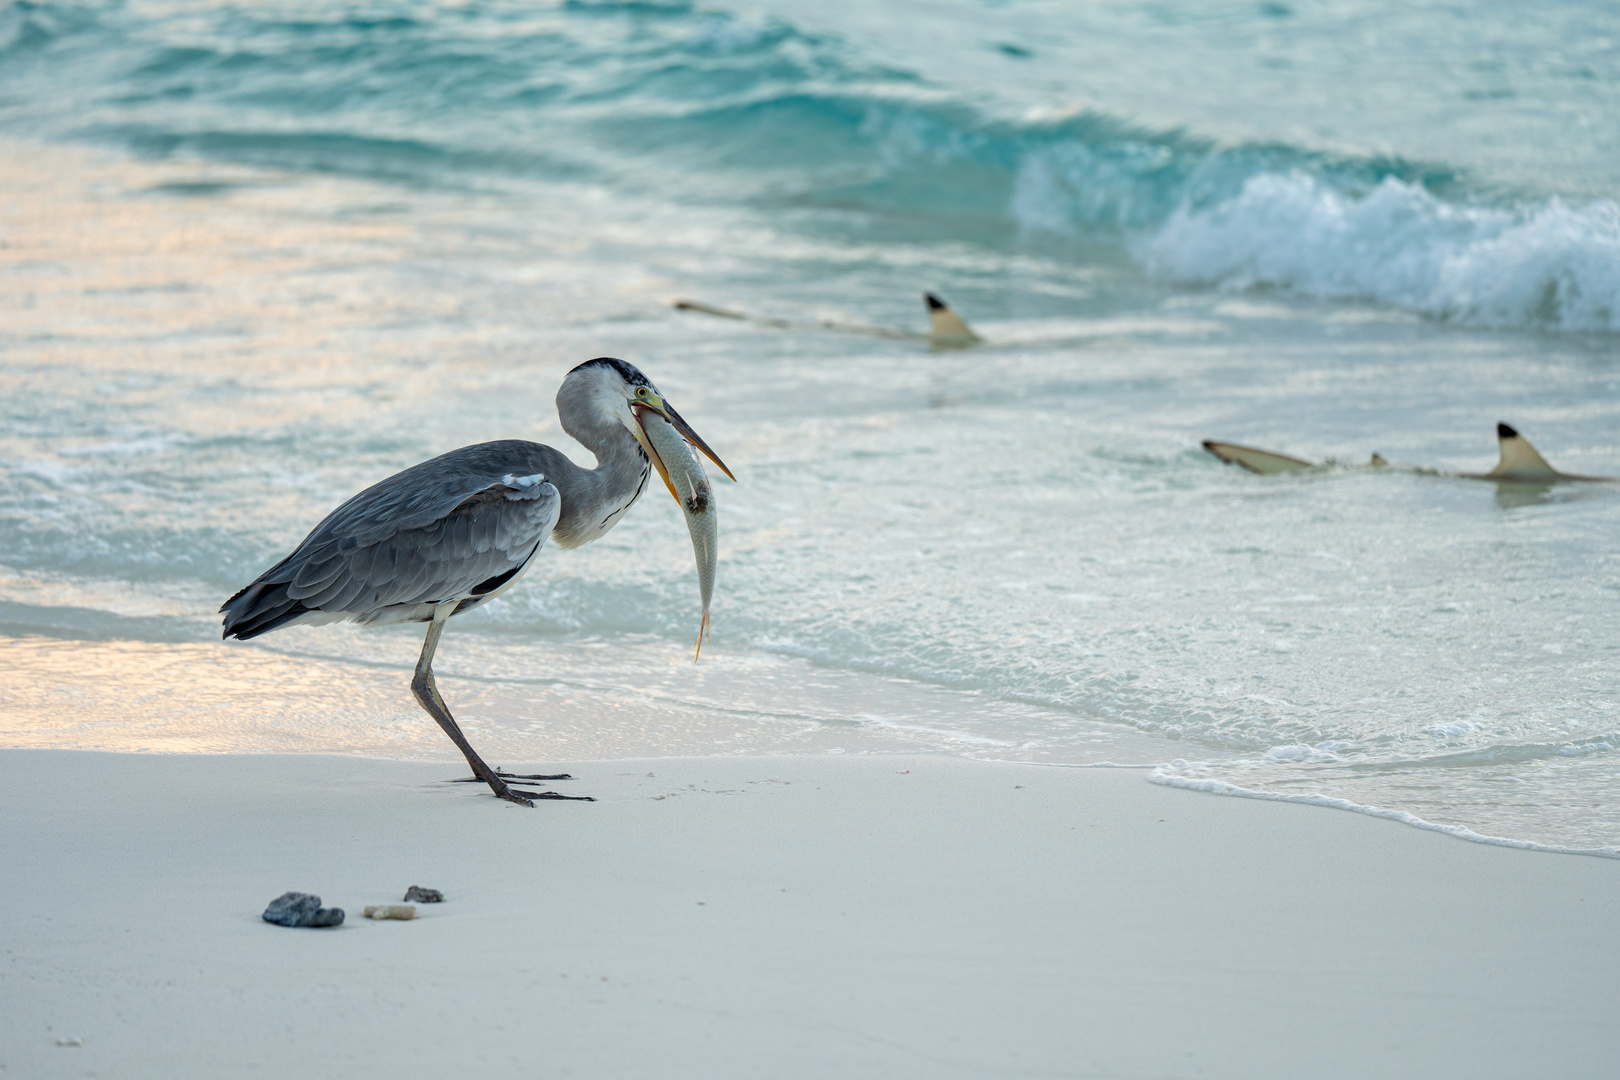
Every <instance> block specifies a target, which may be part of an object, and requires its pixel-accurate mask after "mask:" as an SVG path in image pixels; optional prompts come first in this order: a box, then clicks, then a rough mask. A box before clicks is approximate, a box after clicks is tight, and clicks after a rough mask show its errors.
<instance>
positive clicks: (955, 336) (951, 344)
mask: <svg viewBox="0 0 1620 1080" xmlns="http://www.w3.org/2000/svg"><path fill="white" fill-rule="evenodd" d="M923 302H924V303H926V304H927V305H928V344H930V345H932V346H933V347H934V348H936V349H966V348H968V347H969V346H972V345H977V344H979V343H980V342H982V341H983V340H984V339H983V338H981V337H980V336H979V335H978V334H975V333H974V332H973V329H972V328H971V327H969V326H968V324H967V323H965V322H963V321H962V316H960V315H958V314H957V313H956V312H954V311H952V310H951V307H950V305H949V304H947V303H946V302H945V301H943V300H941V299H940V298H939V297H937V296H935V295H934V294H933V293H931V292H925V293H923Z"/></svg>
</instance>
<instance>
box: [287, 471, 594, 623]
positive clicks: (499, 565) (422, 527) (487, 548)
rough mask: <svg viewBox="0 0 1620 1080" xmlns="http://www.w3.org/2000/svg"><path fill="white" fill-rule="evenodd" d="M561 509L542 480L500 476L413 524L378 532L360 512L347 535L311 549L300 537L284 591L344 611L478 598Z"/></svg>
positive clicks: (516, 564) (529, 549)
mask: <svg viewBox="0 0 1620 1080" xmlns="http://www.w3.org/2000/svg"><path fill="white" fill-rule="evenodd" d="M561 509H562V504H561V499H559V497H558V495H557V489H556V488H555V487H553V486H552V485H551V484H549V483H546V482H545V481H544V479H543V478H535V477H521V478H517V477H512V476H511V475H509V474H508V475H507V476H505V477H503V478H502V479H501V480H497V481H494V482H492V483H486V485H485V486H484V487H482V488H481V489H479V490H477V491H475V492H473V493H472V494H470V495H464V497H462V498H461V499H460V500H459V501H458V502H456V503H455V504H454V505H452V506H451V507H449V508H448V510H447V511H445V512H444V513H442V514H441V515H440V516H438V517H437V518H434V519H432V520H428V521H422V519H421V517H420V516H417V517H415V518H414V519H413V521H414V522H415V524H414V526H413V527H409V528H396V529H393V530H391V531H390V530H385V529H383V528H382V527H381V524H382V523H381V521H380V520H379V519H378V515H375V514H373V515H368V517H370V518H371V520H369V521H368V520H364V519H362V520H361V521H358V522H356V523H355V524H356V528H355V529H354V531H352V532H350V533H348V534H347V535H341V534H340V535H331V533H330V532H328V534H327V535H326V536H325V537H323V538H322V542H321V543H319V544H318V545H316V546H315V547H314V548H310V545H309V543H308V542H307V541H306V543H305V545H304V546H302V547H301V548H300V549H299V551H298V552H297V553H295V555H294V560H296V561H297V563H298V565H297V566H296V567H288V570H289V571H291V577H290V579H289V584H288V586H287V595H288V596H289V597H291V598H293V599H296V600H299V601H300V602H301V603H302V604H303V606H304V607H306V608H319V609H321V610H324V611H352V612H364V611H375V610H377V609H379V608H385V607H389V606H392V605H394V604H419V603H442V602H444V601H446V600H452V599H457V598H461V597H467V596H476V595H480V594H482V593H485V592H489V591H491V590H492V589H494V588H496V587H497V586H498V585H499V583H500V582H501V581H502V580H505V578H507V577H510V575H511V574H512V573H513V572H515V571H516V570H517V569H518V568H520V567H521V566H522V565H523V563H524V562H525V561H526V560H527V559H528V558H529V557H530V556H531V555H532V554H533V553H534V551H535V549H536V547H538V545H539V544H540V543H541V542H542V541H544V540H545V538H546V536H547V534H549V533H550V532H551V529H552V528H553V527H554V526H555V525H556V523H557V516H558V514H559V513H560V512H561ZM379 533H386V535H382V536H380V537H379V536H378V534H379ZM311 539H312V540H313V539H315V537H313V536H312V537H311ZM368 539H370V542H367V540H368ZM289 561H293V560H289ZM491 583H493V584H491ZM486 586H487V587H486Z"/></svg>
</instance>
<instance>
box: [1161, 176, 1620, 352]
mask: <svg viewBox="0 0 1620 1080" xmlns="http://www.w3.org/2000/svg"><path fill="white" fill-rule="evenodd" d="M1138 254H1139V256H1140V257H1141V258H1142V260H1143V261H1144V262H1145V263H1146V265H1147V266H1148V268H1149V269H1150V270H1151V271H1152V272H1154V273H1156V274H1158V275H1160V276H1161V277H1164V278H1167V279H1169V280H1172V281H1178V282H1197V283H1204V284H1212V285H1217V286H1220V287H1222V288H1229V289H1244V288H1250V287H1253V286H1259V285H1272V286H1283V287H1287V288H1291V289H1296V290H1298V291H1300V292H1303V293H1307V294H1309V295H1311V296H1319V297H1324V298H1331V299H1351V300H1372V301H1379V302H1382V303H1387V304H1393V305H1396V306H1398V307H1402V308H1405V309H1407V310H1410V311H1416V312H1421V313H1422V314H1425V315H1431V316H1435V317H1439V318H1443V319H1447V320H1450V321H1453V322H1458V323H1463V324H1467V325H1473V326H1489V327H1538V326H1539V327H1549V328H1555V329H1560V330H1588V331H1589V330H1616V329H1620V205H1617V204H1616V203H1614V202H1612V201H1608V200H1604V201H1600V202H1595V203H1592V204H1591V205H1589V206H1586V207H1582V208H1576V207H1572V206H1569V205H1566V204H1565V203H1564V202H1562V201H1560V200H1558V199H1552V200H1549V201H1548V202H1545V203H1543V204H1541V205H1539V206H1535V207H1532V208H1529V209H1525V210H1519V211H1509V210H1502V209H1490V208H1480V207H1466V206H1457V205H1452V204H1450V203H1446V202H1443V201H1441V200H1440V199H1437V198H1435V197H1434V196H1433V195H1431V194H1429V193H1428V192H1427V191H1425V190H1424V189H1423V188H1422V187H1420V186H1417V185H1415V184H1410V183H1405V182H1403V181H1400V180H1397V179H1394V178H1389V179H1385V180H1384V181H1383V182H1382V183H1380V184H1379V185H1378V186H1377V187H1375V188H1373V189H1372V190H1371V191H1369V192H1367V193H1365V194H1362V195H1352V194H1346V193H1345V192H1343V191H1340V190H1337V189H1336V188H1334V187H1333V186H1331V185H1330V184H1328V183H1326V182H1324V181H1322V180H1320V179H1318V178H1317V177H1314V176H1311V175H1307V174H1306V173H1303V172H1298V171H1293V172H1288V173H1280V174H1279V173H1260V174H1258V175H1255V176H1252V177H1250V178H1249V179H1248V180H1247V181H1245V182H1244V184H1243V188H1242V190H1241V191H1240V192H1239V193H1238V194H1237V195H1236V196H1234V197H1233V198H1231V199H1228V200H1226V201H1224V202H1221V203H1218V204H1216V205H1215V206H1213V207H1201V206H1192V205H1188V204H1184V205H1183V206H1181V207H1180V208H1179V209H1177V210H1176V211H1175V213H1173V214H1172V215H1171V216H1170V218H1169V220H1168V221H1166V222H1165V223H1164V225H1163V226H1162V227H1160V228H1158V229H1157V230H1156V231H1154V232H1153V233H1152V234H1151V235H1149V236H1148V237H1147V238H1146V239H1145V240H1143V241H1141V242H1140V244H1139V246H1138Z"/></svg>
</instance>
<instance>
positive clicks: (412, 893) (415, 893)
mask: <svg viewBox="0 0 1620 1080" xmlns="http://www.w3.org/2000/svg"><path fill="white" fill-rule="evenodd" d="M405 899H407V900H415V901H416V902H417V903H418V904H442V903H444V893H442V892H440V891H439V890H438V889H424V888H422V886H420V885H412V886H411V887H410V888H408V889H406V890H405Z"/></svg>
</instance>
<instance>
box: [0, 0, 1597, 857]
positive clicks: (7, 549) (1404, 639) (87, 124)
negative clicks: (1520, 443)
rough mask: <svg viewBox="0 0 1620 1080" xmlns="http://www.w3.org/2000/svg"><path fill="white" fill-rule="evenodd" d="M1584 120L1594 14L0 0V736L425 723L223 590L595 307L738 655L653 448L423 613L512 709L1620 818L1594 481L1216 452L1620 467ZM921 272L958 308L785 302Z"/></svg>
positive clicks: (609, 736) (531, 431)
mask: <svg viewBox="0 0 1620 1080" xmlns="http://www.w3.org/2000/svg"><path fill="white" fill-rule="evenodd" d="M1617 107H1620V11H1617V10H1616V9H1614V8H1613V7H1612V6H1610V5H1603V4H1596V3H1552V4H1547V5H1542V6H1540V7H1539V8H1537V9H1536V10H1535V11H1533V12H1530V11H1526V10H1525V9H1524V8H1523V6H1522V5H1508V4H1505V3H1501V4H1497V3H1478V4H1468V5H1461V4H1399V5H1397V4H1392V3H1373V2H1341V3H1303V2H1300V3H1275V2H1265V3H1205V4H1190V5H1186V4H1175V5H1171V4H1146V5H1143V4H1124V3H1118V4H1110V3H1103V4H1093V5H1083V6H1077V5H1070V4H1061V3H1056V2H1016V0H1006V2H982V0H981V2H969V0H961V2H942V3H930V4H922V3H891V4H883V5H874V4H857V3H851V2H848V0H827V2H824V3H821V4H817V5H814V6H808V5H793V4H787V3H759V4H745V5H735V6H724V5H702V4H679V3H650V2H637V3H611V4H607V3H603V4H598V3H582V2H581V3H562V4H533V3H521V4H520V3H483V2H469V3H456V4H449V3H445V4H427V3H423V4H406V3H372V4H361V5H343V4H325V3H322V4H316V3H262V4H245V3H237V4H233V3H211V4H202V3H184V2H128V3H105V4H103V3H89V4H63V3H48V2H14V3H10V4H8V5H7V6H5V7H0V157H3V159H4V162H3V164H0V178H3V188H0V203H3V206H0V385H3V390H4V392H3V394H0V410H3V413H4V425H3V427H0V641H3V642H4V647H3V648H0V658H6V659H0V663H3V664H4V665H5V668H6V672H7V674H6V681H7V686H6V688H5V689H4V690H0V703H4V704H5V709H4V712H5V718H4V719H3V720H0V739H3V740H4V742H5V743H6V744H8V745H29V746H35V745H38V746H44V745H51V746H99V747H107V748H115V749H126V750H162V749H205V750H207V749H212V750H271V749H325V750H339V751H345V752H354V753H371V754H397V755H406V756H423V755H432V756H444V755H445V754H446V752H447V751H448V752H449V753H451V754H453V750H451V749H450V747H449V746H448V744H447V743H444V741H443V739H442V737H441V736H439V734H438V732H437V731H436V729H434V728H433V727H432V725H431V724H430V723H429V722H428V721H427V719H426V717H425V716H422V715H421V714H420V713H419V712H418V711H417V710H416V708H415V706H414V703H412V702H411V701H410V699H409V696H408V694H407V693H406V690H405V680H404V675H403V673H404V671H405V670H406V669H408V667H409V665H410V663H411V662H412V660H413V659H414V652H415V648H416V645H417V639H418V632H417V631H414V630H412V629H410V628H402V629H396V630H383V631H362V630H359V629H355V628H352V627H327V628H319V629H300V630H294V631H289V632H286V633H283V634H276V635H271V636H269V637H266V638H263V639H259V640H258V641H255V642H253V643H252V644H251V645H236V644H232V645H230V646H226V645H222V644H219V643H218V642H217V638H218V628H217V621H216V618H215V616H214V615H213V611H214V609H215V608H216V607H217V606H218V604H219V602H220V601H221V600H222V599H223V598H224V597H225V596H227V595H229V594H230V593H231V592H232V591H234V590H235V589H236V588H237V587H239V586H240V585H241V584H243V583H245V582H246V581H247V580H249V579H250V578H251V577H252V576H253V575H254V574H256V573H257V572H258V571H259V570H261V569H263V568H264V567H265V566H266V565H268V564H269V563H270V562H272V561H274V560H275V559H276V558H279V556H280V555H281V554H283V553H285V551H286V550H288V549H289V548H290V547H291V546H292V545H293V544H295V543H296V542H297V541H298V540H299V539H300V538H301V537H302V536H303V535H304V533H305V532H306V531H307V530H308V529H309V528H310V527H311V526H312V525H313V524H314V523H315V522H316V521H318V520H319V519H320V517H321V516H322V515H323V514H324V513H325V512H326V511H327V510H328V509H330V508H331V507H332V506H334V505H335V504H336V503H337V502H339V501H341V499H342V498H344V497H345V496H346V495H348V494H349V493H351V492H352V491H355V490H358V489H359V488H360V487H363V486H365V485H367V484H369V483H371V482H373V481H375V480H376V479H379V478H380V477H382V476H384V475H387V474H388V473H390V472H392V471H395V470H397V469H399V468H402V467H404V466H406V465H409V464H411V463H413V462H415V461H418V460H420V459H422V458H424V457H426V456H429V455H431V454H434V453H439V452H442V451H444V450H447V449H451V448H453V447H455V446H459V445H463V444H466V443H469V442H475V441H481V440H484V439H490V438H501V437H529V438H536V439H539V440H542V441H550V442H555V443H557V444H559V445H563V446H566V447H569V448H571V449H573V450H577V449H578V448H577V447H574V446H573V445H572V444H571V442H570V440H568V439H567V437H566V436H564V435H563V434H562V433H561V432H560V430H559V429H558V426H557V422H556V416H555V411H554V408H553V406H552V403H551V398H552V395H553V394H554V393H555V389H556V386H557V384H558V382H559V381H560V379H561V377H562V375H563V374H564V373H565V372H566V371H567V370H568V369H569V368H570V367H572V366H573V365H574V364H576V363H578V362H580V361H582V360H584V359H588V358H590V357H592V356H596V355H601V354H611V355H619V356H623V357H625V358H627V359H630V360H632V361H633V362H635V363H637V364H639V365H640V366H642V367H643V368H644V369H645V370H646V371H647V372H648V373H649V375H650V376H651V377H652V378H653V379H654V381H655V382H657V383H658V384H659V385H660V386H661V387H662V389H663V390H664V391H665V392H666V393H667V394H668V396H669V397H670V398H671V400H673V401H674V402H676V403H677V405H678V406H679V407H680V408H681V410H682V411H683V412H684V413H685V414H686V415H687V416H688V417H689V418H690V419H691V420H692V421H693V423H694V424H695V425H696V426H697V429H698V430H699V431H700V432H702V433H703V434H704V435H705V437H706V438H708V440H709V441H710V442H711V443H712V444H713V445H714V446H715V447H716V448H717V449H718V450H719V451H720V452H721V454H722V455H723V456H724V457H725V458H726V459H727V462H728V464H730V465H731V466H732V467H733V469H734V470H735V471H736V472H737V475H738V477H739V479H740V480H741V481H742V482H741V483H740V484H739V485H737V486H735V487H731V486H729V485H727V486H724V487H720V488H719V489H718V490H717V494H718V497H719V500H720V507H721V514H722V519H721V520H722V525H721V529H722V533H721V543H722V561H721V566H720V575H719V587H718V593H717V598H716V604H715V627H716V632H715V639H714V647H713V649H712V651H711V650H708V649H706V650H705V655H704V659H703V662H702V663H701V664H698V665H692V664H691V663H690V662H689V652H688V650H689V646H690V638H691V636H692V634H693V632H694V630H695V627H696V619H697V604H696V586H695V574H694V572H693V570H692V567H691V564H690V554H689V551H688V550H687V549H686V547H685V541H684V528H683V526H682V524H681V521H680V519H679V516H678V514H677V513H676V511H675V508H674V507H673V506H672V505H670V504H669V503H668V502H667V501H664V500H662V499H661V498H653V497H649V498H648V499H647V500H644V502H643V504H642V505H640V506H638V507H637V509H636V510H635V511H634V512H633V513H632V514H631V515H630V516H629V518H628V519H627V520H626V522H625V523H624V524H623V525H621V526H619V527H618V528H617V529H616V530H615V531H614V532H613V533H611V534H610V535H609V536H608V537H607V538H606V539H604V540H603V541H601V542H599V543H597V544H595V545H592V546H591V547H590V548H587V549H584V550H581V551H577V552H567V553H557V552H552V553H550V554H549V555H547V556H546V557H545V563H544V564H543V565H542V566H540V567H539V568H538V569H537V570H536V572H534V573H531V574H530V575H529V576H528V577H527V578H526V579H525V582H524V583H523V585H522V586H521V587H520V588H519V589H518V590H516V591H514V592H513V593H511V594H509V595H508V596H506V597H504V598H503V599H502V600H501V601H500V602H499V603H497V604H495V605H492V606H491V607H489V608H487V609H483V610H481V611H479V612H477V613H475V614H472V615H469V616H467V617H465V618H463V619H458V620H457V622H456V625H455V627H454V628H453V630H452V632H451V633H450V634H449V635H448V636H447V638H446V645H445V646H444V648H443V649H442V651H441V653H440V656H441V659H440V662H439V667H440V669H441V671H443V673H444V674H445V675H446V676H447V679H446V685H447V688H448V689H447V696H448V697H449V698H450V701H451V705H452V708H457V709H458V710H459V713H460V715H462V716H463V717H464V718H465V720H466V722H467V727H468V728H469V731H470V733H471V735H472V737H473V740H474V742H475V744H478V745H481V746H493V747H495V748H497V749H498V752H499V754H504V755H506V756H505V758H504V759H503V760H506V761H518V760H524V761H536V762H544V761H545V760H548V759H558V758H565V757H566V758H580V757H591V756H608V757H612V756H637V755H643V756H644V755H655V754H672V753H695V754H717V753H733V752H743V751H752V752H776V751H784V752H786V751H808V750H823V751H831V750H843V751H846V752H860V751H876V750H883V749H899V748H905V749H915V748H918V747H925V748H934V749H941V750H948V751H953V752H958V753H965V754H973V755H979V756H991V757H998V758H1008V759H1016V760H1029V761H1041V762H1046V763H1050V764H1053V765H1088V764H1099V763H1113V764H1117V765H1133V766H1141V767H1144V768H1145V769H1149V770H1150V771H1149V772H1148V773H1147V774H1148V775H1151V776H1152V777H1153V778H1154V779H1157V780H1159V781H1161V782H1167V783H1179V784H1185V785H1191V786H1201V787H1205V788H1209V789H1212V790H1223V791H1243V792H1250V793H1257V794H1262V795H1270V796H1278V797H1288V798H1303V799H1311V800H1317V801H1332V802H1336V803H1338V804H1342V805H1353V806H1357V807H1361V808H1372V809H1376V810H1379V811H1384V812H1388V813H1391V814H1395V815H1410V816H1412V817H1413V818H1416V819H1420V820H1422V821H1424V822H1429V823H1432V824H1436V825H1441V826H1445V827H1448V828H1452V829H1455V830H1459V831H1467V832H1471V833H1475V834H1479V835H1483V836H1489V837H1499V838H1506V839H1510V840H1515V841H1523V842H1529V843H1538V844H1544V845H1551V846H1557V847H1566V848H1575V849H1581V850H1591V849H1607V850H1609V851H1611V852H1615V851H1620V798H1617V796H1620V618H1617V614H1620V558H1617V556H1616V537H1617V536H1620V488H1617V489H1610V488H1606V487H1602V486H1598V485H1572V486H1559V487H1546V488H1526V487H1523V486H1515V485H1503V486H1497V485H1493V484H1486V483H1479V482H1469V481H1462V480H1454V479H1447V478H1443V477H1437V476H1434V475H1430V474H1424V473H1420V472H1414V471H1412V470H1409V469H1401V468H1396V469H1394V470H1390V471H1382V472H1373V471H1369V470H1364V469H1355V468H1344V469H1324V470H1319V471H1316V472H1312V473H1307V474H1301V475H1295V476H1282V477H1259V476H1252V475H1249V474H1246V473H1242V472H1240V471H1238V470H1236V469H1233V468H1231V467H1227V466H1223V465H1222V464H1221V463H1220V462H1218V461H1216V460H1215V459H1214V458H1212V457H1210V456H1208V455H1207V454H1205V453H1204V451H1203V450H1202V449H1201V448H1200V445H1199V443H1200V440H1202V439H1204V438H1209V437H1215V438H1223V439H1228V440H1232V441H1237V442H1245V443H1253V444H1258V445H1262V446H1267V447H1272V448H1275V449H1279V450H1283V451H1287V452H1289V453H1293V454H1297V455H1300V456H1304V457H1307V458H1310V459H1312V460H1329V459H1331V460H1335V461H1343V462H1348V463H1357V464H1359V463H1361V462H1364V461H1365V460H1366V459H1367V456H1368V455H1369V454H1370V453H1371V452H1373V451H1375V450H1376V451H1378V452H1380V453H1382V454H1383V455H1384V456H1385V457H1386V458H1388V459H1389V460H1390V461H1392V462H1395V463H1396V464H1397V465H1424V466H1433V467H1438V468H1442V469H1450V470H1460V471H1482V470H1484V469H1486V468H1489V467H1490V465H1492V464H1493V463H1494V461H1495V456H1496V448H1495V437H1494V433H1495V424H1496V423H1497V422H1498V421H1507V422H1509V423H1512V424H1513V425H1515V426H1516V427H1517V428H1519V429H1520V430H1521V431H1522V432H1524V433H1525V434H1526V435H1527V436H1528V437H1529V438H1531V439H1532V440H1533V441H1534V442H1535V443H1536V445H1537V446H1538V447H1539V448H1540V449H1541V450H1542V451H1543V452H1544V453H1545V454H1546V455H1547V456H1548V457H1549V458H1550V459H1551V460H1552V461H1553V463H1554V464H1555V465H1557V466H1559V467H1561V468H1563V469H1565V470H1567V471H1570V472H1579V473H1593V474H1608V475H1620V204H1617V202H1616V197H1617V190H1616V188H1617V179H1620V127H1617V126H1616V125H1615V124H1614V123H1613V122H1612V121H1613V117H1614V116H1616V115H1620V108H1617ZM924 289H931V290H934V291H936V292H939V293H940V294H942V295H944V296H945V297H946V298H948V299H949V300H950V301H951V302H952V303H953V304H954V305H955V307H956V308H957V309H958V310H959V311H960V312H961V313H962V314H964V315H965V316H966V317H967V318H968V319H969V320H970V321H971V322H972V323H973V324H974V325H975V327H976V328H977V329H978V330H979V332H980V333H981V334H982V335H983V336H984V337H985V338H986V339H987V342H988V344H986V345H985V346H983V347H981V348H979V349H975V350H971V351H963V352H950V353H931V352H930V351H928V349H927V347H926V346H925V345H923V344H919V343H918V342H916V341H913V340H907V339H904V338H883V337H874V336H865V335H859V334H848V333H838V332H832V331H828V330H822V329H816V325H817V324H820V323H823V322H827V321H831V322H835V323H839V324H863V325H872V326H880V327H893V328H899V329H909V330H913V331H916V330H921V329H922V328H923V326H924V318H923V310H922V305H921V302H920V294H921V292H922V291H923V290H924ZM677 298H693V299H698V300H702V301H705V302H708V303H711V304H718V305H721V306H724V307H728V308H735V309H739V310H743V311H748V312H754V313H758V314H760V315H762V316H767V317H770V318H775V319H781V320H785V321H787V322H788V323H790V324H792V326H791V328H789V329H777V328H772V327H768V326H763V325H758V324H751V323H742V322H730V321H724V320H718V319H712V318H707V317H704V316H701V315H694V314H690V313H683V312H679V311H676V310H674V309H673V308H672V307H671V301H673V300H675V299H677ZM581 456H583V455H581ZM441 744H443V745H441Z"/></svg>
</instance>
